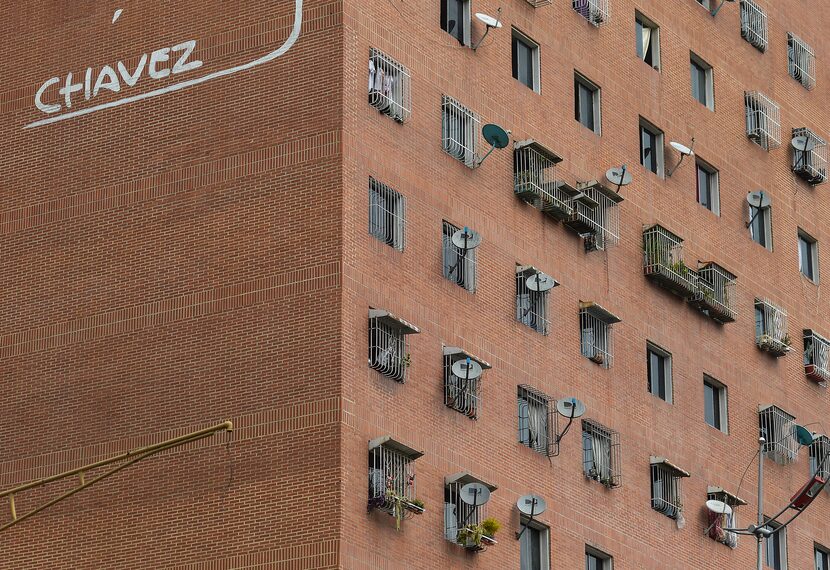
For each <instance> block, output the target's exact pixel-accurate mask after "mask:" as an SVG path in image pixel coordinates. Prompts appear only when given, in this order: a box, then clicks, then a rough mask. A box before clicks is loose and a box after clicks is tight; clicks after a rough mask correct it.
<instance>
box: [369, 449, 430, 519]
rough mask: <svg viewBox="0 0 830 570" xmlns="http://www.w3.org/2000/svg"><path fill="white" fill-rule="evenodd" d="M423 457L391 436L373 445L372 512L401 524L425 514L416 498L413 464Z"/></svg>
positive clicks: (370, 467)
mask: <svg viewBox="0 0 830 570" xmlns="http://www.w3.org/2000/svg"><path fill="white" fill-rule="evenodd" d="M422 455H423V452H421V451H416V450H415V449H412V448H411V447H408V446H406V445H404V444H402V443H400V442H397V441H395V440H394V439H392V438H391V437H390V436H388V435H387V436H383V437H379V438H377V439H373V440H372V441H370V442H369V502H368V504H367V509H368V510H369V511H372V510H379V511H382V512H385V513H387V514H389V515H392V516H393V517H395V520H396V523H397V528H398V530H400V524H401V521H402V520H403V519H405V518H409V517H410V516H412V515H413V514H416V515H417V514H421V513H423V512H424V507H423V506H422V504H421V503H420V501H418V499H417V497H416V494H415V490H416V489H415V469H414V466H413V465H412V462H413V461H414V460H416V459H418V458H419V457H421V456H422Z"/></svg>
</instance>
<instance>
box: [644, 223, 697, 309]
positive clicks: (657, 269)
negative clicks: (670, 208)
mask: <svg viewBox="0 0 830 570" xmlns="http://www.w3.org/2000/svg"><path fill="white" fill-rule="evenodd" d="M643 273H644V274H645V276H646V277H647V278H648V279H650V280H652V281H654V282H655V283H657V284H659V285H660V286H662V287H664V288H666V289H668V290H669V291H671V292H672V293H674V294H675V295H677V296H679V297H682V298H683V299H688V298H690V297H693V296H694V295H695V294H696V293H697V272H696V271H694V270H692V269H689V268H688V267H687V266H686V263H685V262H684V261H683V239H682V238H680V237H679V236H677V235H675V234H673V233H672V232H670V231H669V230H667V229H666V228H664V227H663V226H660V225H653V226H651V227H649V228H646V229H645V231H643Z"/></svg>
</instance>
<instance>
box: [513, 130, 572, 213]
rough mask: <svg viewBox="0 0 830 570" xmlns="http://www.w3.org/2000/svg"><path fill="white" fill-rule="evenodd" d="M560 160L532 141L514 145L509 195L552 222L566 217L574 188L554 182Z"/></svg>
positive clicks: (570, 211)
mask: <svg viewBox="0 0 830 570" xmlns="http://www.w3.org/2000/svg"><path fill="white" fill-rule="evenodd" d="M560 162H562V159H561V158H560V157H559V156H557V155H556V154H554V153H553V152H551V151H550V150H548V149H547V148H545V147H544V146H542V145H541V144H539V143H537V142H536V141H533V140H526V141H520V142H517V143H516V145H515V147H514V150H513V177H514V181H513V192H514V194H516V196H518V197H519V198H521V199H522V200H524V201H525V202H527V203H528V204H530V205H531V206H533V207H534V208H536V209H537V210H540V211H542V212H543V213H544V214H546V215H547V216H550V217H551V218H553V219H554V220H556V221H562V220H565V219H568V218H570V217H571V216H572V215H573V213H574V210H573V206H572V205H571V199H572V198H573V197H574V196H576V195H577V194H578V192H577V191H576V189H575V188H572V187H571V186H569V185H567V184H566V183H564V182H562V181H559V180H556V165H557V164H559V163H560Z"/></svg>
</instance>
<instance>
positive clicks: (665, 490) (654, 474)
mask: <svg viewBox="0 0 830 570" xmlns="http://www.w3.org/2000/svg"><path fill="white" fill-rule="evenodd" d="M686 476H688V475H686ZM682 477H684V474H683V472H681V471H678V470H676V469H673V468H672V467H671V466H669V465H668V464H666V463H653V462H652V464H651V508H652V509H654V510H655V511H657V512H659V513H662V514H664V515H666V516H667V517H669V518H670V519H676V518H677V517H678V516H680V513H681V512H683V501H682V493H681V491H682V489H681V484H680V480H681V478H682Z"/></svg>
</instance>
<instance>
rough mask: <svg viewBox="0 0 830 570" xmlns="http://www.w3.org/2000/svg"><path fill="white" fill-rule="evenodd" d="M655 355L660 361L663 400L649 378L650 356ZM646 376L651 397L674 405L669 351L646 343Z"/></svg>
mask: <svg viewBox="0 0 830 570" xmlns="http://www.w3.org/2000/svg"><path fill="white" fill-rule="evenodd" d="M652 353H653V354H655V355H657V356H658V357H659V358H661V359H662V368H663V384H664V386H663V391H664V392H665V398H664V397H662V396H660V393H659V390H658V391H655V387H654V383H653V381H652V378H651V355H652ZM646 376H647V379H648V385H647V387H648V391H649V393H650V394H651V395H652V396H655V397H656V398H658V399H660V400H662V401H664V402H666V403H668V404H674V382H673V380H672V355H671V353H670V352H669V351H667V350H666V349H664V348H661V347H659V346H658V345H656V344H654V343H652V342H647V343H646Z"/></svg>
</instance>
